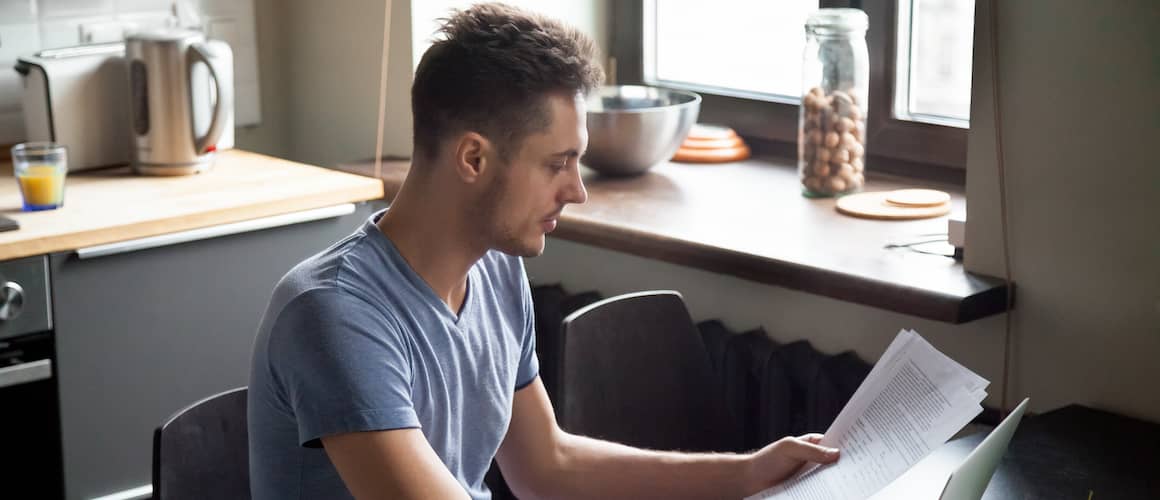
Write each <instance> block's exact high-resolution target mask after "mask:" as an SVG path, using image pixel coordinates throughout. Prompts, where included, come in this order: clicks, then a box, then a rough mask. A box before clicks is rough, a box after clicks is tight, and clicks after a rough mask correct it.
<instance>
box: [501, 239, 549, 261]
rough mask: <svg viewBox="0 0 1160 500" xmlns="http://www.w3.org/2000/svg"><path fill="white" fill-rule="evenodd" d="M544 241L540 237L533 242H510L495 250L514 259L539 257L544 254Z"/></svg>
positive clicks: (530, 240)
mask: <svg viewBox="0 0 1160 500" xmlns="http://www.w3.org/2000/svg"><path fill="white" fill-rule="evenodd" d="M544 239H545V238H544V236H543V235H540V236H539V237H537V238H535V239H534V240H532V239H529V240H526V241H511V242H508V243H507V244H505V245H502V246H500V247H498V248H496V250H499V251H501V252H503V253H506V254H508V255H512V256H515V257H523V258H532V257H539V256H540V255H542V254H543V253H544Z"/></svg>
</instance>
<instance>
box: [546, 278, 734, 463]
mask: <svg viewBox="0 0 1160 500" xmlns="http://www.w3.org/2000/svg"><path fill="white" fill-rule="evenodd" d="M561 343H562V344H563V348H562V351H563V353H562V356H561V360H562V363H561V364H562V366H561V369H560V375H559V376H560V384H559V392H560V394H559V395H558V399H559V400H560V401H559V410H558V413H559V415H558V417H559V420H560V424H561V426H562V427H563V428H564V429H565V430H567V431H569V432H572V433H575V434H582V435H587V436H592V437H598V438H601V439H608V440H612V441H616V442H620V443H625V444H629V445H632V446H639V447H646V448H652V449H668V450H677V449H680V450H690V451H708V450H724V449H727V448H728V444H727V439H725V436H723V435H722V434H721V433H720V429H721V425H722V424H723V423H724V419H723V407H722V405H721V399H720V395H719V394H718V391H716V390H715V388H714V384H713V381H714V380H716V379H715V378H714V377H715V375H714V373H713V371H712V367H711V365H710V359H709V355H708V353H707V352H706V350H705V345H704V342H703V340H702V339H701V335H700V333H699V331H698V330H697V327H696V325H695V324H694V323H693V320H692V318H691V317H690V316H689V312H688V310H687V309H686V308H685V303H684V301H683V300H682V299H681V295H680V294H679V293H677V292H673V291H652V292H640V293H633V294H627V295H621V296H618V297H612V298H609V299H606V300H603V301H600V302H597V303H595V304H592V305H589V306H587V307H585V308H583V309H580V310H578V311H576V312H574V313H572V314H571V315H569V316H568V317H567V318H565V319H564V327H563V338H562V339H561Z"/></svg>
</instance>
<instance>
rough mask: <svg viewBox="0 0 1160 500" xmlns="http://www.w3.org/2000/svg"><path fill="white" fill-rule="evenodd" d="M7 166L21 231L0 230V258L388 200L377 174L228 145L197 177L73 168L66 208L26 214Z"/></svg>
mask: <svg viewBox="0 0 1160 500" xmlns="http://www.w3.org/2000/svg"><path fill="white" fill-rule="evenodd" d="M4 170H5V172H4V173H3V174H0V177H3V176H6V177H7V180H6V181H3V182H0V213H3V214H4V215H6V216H8V217H10V218H12V219H16V220H17V221H18V222H19V223H20V229H19V230H16V231H8V232H2V233H0V260H6V259H13V258H18V257H25V256H30V255H40V254H47V253H52V252H59V251H68V250H76V249H78V248H83V247H87V246H92V245H101V244H105V243H113V242H118V241H125V240H131V239H136V238H144V237H149V236H157V235H161V234H167V233H173V232H178V231H186V230H190V229H196V228H202V227H208V226H216V225H219V224H227V223H232V222H240V221H244V220H249V219H257V218H261V217H269V216H273V215H281V214H286V213H291V212H298V211H302V210H309V209H313V208H321V207H327V206H332V205H340V204H343V203H351V202H358V201H366V200H374V199H379V198H382V197H383V183H382V182H381V181H379V180H377V179H373V178H370V177H365V176H360V175H353V174H350V173H345V172H339V171H335V170H332V169H326V168H321V167H314V166H310V165H304V164H301V163H295V162H291V161H287V160H282V159H278V158H273V157H270V156H265V155H260V154H257V153H250V152H246V151H239V150H230V151H224V152H221V153H218V156H217V159H216V163H215V164H214V166H213V168H211V169H210V170H209V171H208V172H204V173H201V174H198V175H192V176H179V177H143V176H136V175H132V174H131V173H130V171H129V168H128V167H119V168H113V169H104V170H97V171H83V172H73V173H70V174H69V176H68V179H67V181H66V184H65V203H64V206H63V207H61V208H58V209H56V210H48V211H43V212H23V211H21V205H22V204H21V198H20V189H19V187H18V186H17V184H16V181H15V180H14V179H13V178H12V169H11V165H10V164H6V165H4Z"/></svg>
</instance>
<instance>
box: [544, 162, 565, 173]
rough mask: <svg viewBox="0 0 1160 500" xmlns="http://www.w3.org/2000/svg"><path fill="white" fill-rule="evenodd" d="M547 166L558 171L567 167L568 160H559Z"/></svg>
mask: <svg viewBox="0 0 1160 500" xmlns="http://www.w3.org/2000/svg"><path fill="white" fill-rule="evenodd" d="M548 166H549V167H550V168H551V169H552V171H554V172H559V171H561V170H564V169H565V168H568V162H566V161H561V162H556V163H552V164H550V165H548Z"/></svg>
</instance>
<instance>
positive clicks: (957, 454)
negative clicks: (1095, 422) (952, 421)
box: [870, 399, 1028, 500]
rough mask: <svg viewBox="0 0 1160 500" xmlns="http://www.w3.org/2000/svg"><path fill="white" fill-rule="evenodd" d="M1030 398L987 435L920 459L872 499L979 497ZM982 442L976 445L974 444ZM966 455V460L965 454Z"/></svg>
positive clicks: (961, 499)
mask: <svg viewBox="0 0 1160 500" xmlns="http://www.w3.org/2000/svg"><path fill="white" fill-rule="evenodd" d="M1027 401H1028V400H1026V399H1024V400H1023V402H1022V403H1019V406H1017V407H1016V408H1015V410H1014V411H1012V412H1011V414H1010V415H1008V416H1007V418H1005V419H1003V421H1002V422H1000V423H999V425H998V426H997V427H995V429H994V430H992V431H991V434H989V435H988V436H987V437H985V438H984V439H982V440H977V437H972V438H968V439H963V440H959V441H951V442H948V443H947V444H945V445H943V446H941V447H939V448H938V449H936V450H934V451H933V452H931V454H930V455H928V456H927V457H926V458H924V459H922V460H919V461H918V463H917V464H914V467H911V468H910V470H908V471H906V472H905V473H903V474H902V475H901V476H899V477H898V478H897V479H896V480H894V481H893V482H891V483H890V484H889V485H887V486H886V487H885V488H883V489H882V491H879V492H878V493H875V494H874V496H872V497H870V498H871V499H872V500H899V499H905V500H911V499H921V500H934V499H936V498H937V499H939V500H964V499H969V500H979V499H980V498H981V497H982V496H983V492H984V491H986V489H987V485H988V484H989V483H990V482H991V476H992V475H994V473H995V469H996V468H998V466H999V460H1000V459H1001V458H1002V457H1003V453H1004V452H1006V451H1007V443H1010V442H1011V436H1012V435H1014V434H1015V428H1016V427H1018V426H1019V421H1020V420H1021V419H1022V418H1023V412H1024V411H1026V409H1027ZM972 442H978V443H979V444H978V445H976V446H974V447H973V448H972V446H971V443H972ZM964 456H965V457H966V458H965V459H964V458H963V457H964Z"/></svg>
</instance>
